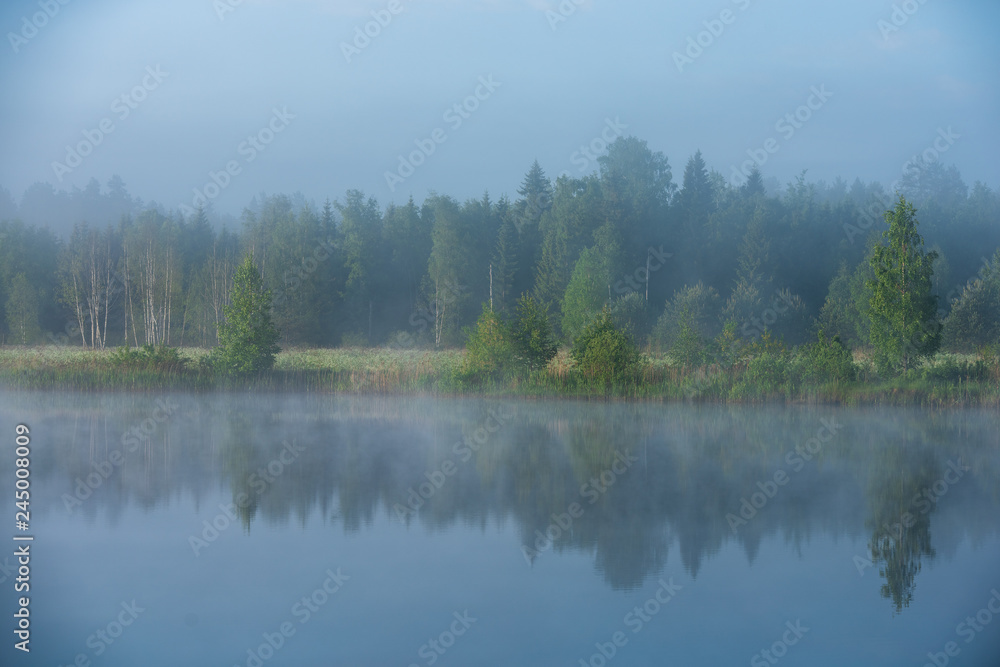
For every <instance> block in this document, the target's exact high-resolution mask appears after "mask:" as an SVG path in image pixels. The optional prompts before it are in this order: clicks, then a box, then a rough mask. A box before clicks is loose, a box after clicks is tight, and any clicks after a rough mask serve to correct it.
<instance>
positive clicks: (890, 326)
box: [869, 195, 941, 372]
mask: <svg viewBox="0 0 1000 667" xmlns="http://www.w3.org/2000/svg"><path fill="white" fill-rule="evenodd" d="M885 219H886V222H887V223H888V224H889V229H888V230H887V231H885V232H883V234H882V237H883V238H884V239H885V240H886V242H887V245H877V246H875V248H874V250H873V252H872V255H871V258H870V260H869V262H870V264H871V267H872V272H873V273H874V274H875V277H874V279H873V280H871V281H869V287H870V288H871V290H872V295H871V301H870V304H871V311H870V317H871V339H872V345H873V346H874V348H875V354H876V356H875V359H876V364H877V365H878V367H879V369H880V371H883V372H885V371H893V370H900V369H901V370H902V371H903V372H906V370H907V369H908V368H909V367H910V366H912V365H914V362H915V361H917V360H919V359H921V358H924V357H927V356H930V355H932V354H934V353H935V352H936V351H937V349H938V347H939V346H940V344H941V331H940V323H939V322H938V317H937V297H936V296H934V295H932V294H931V276H932V274H933V271H934V270H933V263H934V260H935V258H936V257H937V255H936V254H935V253H933V252H929V253H925V252H924V250H923V245H924V241H923V239H922V238H921V237H920V234H918V233H917V219H916V210H915V209H914V208H913V206H912V205H911V204H909V203H908V202H907V201H906V199H905V198H904V197H903V196H902V195H900V197H899V201H897V203H896V207H895V209H894V210H892V211H887V212H886V215H885Z"/></svg>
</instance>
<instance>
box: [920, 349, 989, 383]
mask: <svg viewBox="0 0 1000 667" xmlns="http://www.w3.org/2000/svg"><path fill="white" fill-rule="evenodd" d="M990 370H991V369H990V365H989V363H988V362H987V360H986V359H985V358H979V359H963V358H960V357H958V356H956V355H953V354H948V355H941V356H940V358H938V359H936V360H935V361H934V362H933V363H927V364H925V365H924V366H922V367H921V368H920V377H921V378H923V379H924V380H929V381H931V382H937V383H942V382H946V383H956V382H969V381H982V380H986V379H988V378H990V376H991V372H990Z"/></svg>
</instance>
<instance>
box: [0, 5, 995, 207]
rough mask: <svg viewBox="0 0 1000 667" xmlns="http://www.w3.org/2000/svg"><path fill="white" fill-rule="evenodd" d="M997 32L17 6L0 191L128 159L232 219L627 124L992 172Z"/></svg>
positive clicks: (175, 192)
mask: <svg viewBox="0 0 1000 667" xmlns="http://www.w3.org/2000/svg"><path fill="white" fill-rule="evenodd" d="M44 7H48V12H49V13H50V14H52V16H51V17H49V16H47V15H46V14H45V10H44ZM560 8H561V9H560ZM392 10H396V12H397V13H395V14H393V13H392ZM907 10H908V11H909V13H907ZM894 11H895V15H894ZM372 12H375V15H374V17H373V15H372ZM724 12H725V13H724ZM25 17H26V18H25ZM379 18H380V19H381V20H382V22H383V23H385V25H384V26H383V25H378V24H377V23H375V21H376V19H379ZM389 19H391V20H389ZM557 19H558V20H557ZM904 19H905V21H904ZM32 20H34V23H35V24H38V25H40V26H41V27H40V28H37V29H36V27H35V26H34V25H31V22H32ZM25 21H27V22H28V23H27V25H26V23H25ZM880 21H882V23H881V24H880V23H879V22H880ZM706 22H707V24H706ZM369 23H370V25H367V29H368V33H369V34H374V35H375V36H374V37H369V36H364V37H362V38H358V37H357V35H358V33H359V32H360V33H362V34H363V32H364V31H365V28H366V24H369ZM998 25H1000V3H997V2H996V1H995V0H981V1H972V0H966V1H962V0H923V1H921V0H909V1H908V2H904V3H902V4H900V3H897V4H896V9H895V10H894V5H893V3H892V2H889V1H882V0H875V1H873V0H841V1H840V2H803V1H802V0H796V1H792V0H715V1H714V2H679V1H672V0H658V1H655V2H654V1H652V0H649V1H646V0H624V1H622V0H618V1H616V2H611V1H610V0H582V1H581V2H580V3H579V4H578V3H577V2H575V1H574V0H564V1H563V2H562V3H561V4H560V3H559V2H555V1H546V0H483V1H480V2H473V1H471V0H420V1H413V0H391V1H390V0H373V1H368V0H242V2H241V1H240V0H216V1H213V0H172V1H170V2H164V1H160V2H151V1H144V0H138V1H137V0H128V1H127V2H126V1H125V0H93V1H89V2H84V1H82V0H69V1H68V2H66V4H62V3H61V2H60V0H36V1H35V2H26V1H22V0H12V1H7V2H4V3H3V6H2V10H0V26H2V27H3V31H4V33H5V39H4V42H5V43H4V45H3V47H2V49H3V56H2V60H0V74H2V77H3V81H4V84H5V85H4V90H5V93H6V94H5V95H4V96H3V99H2V101H0V105H2V107H0V109H2V111H0V118H2V124H0V185H3V186H5V187H6V188H7V189H9V190H10V191H11V192H12V194H13V195H14V197H15V199H18V200H19V199H20V196H21V194H22V193H23V191H24V189H25V188H26V187H27V186H28V185H30V184H32V183H34V182H36V181H49V182H52V183H53V184H54V185H55V186H56V187H57V188H60V189H70V188H72V187H74V186H76V187H83V186H84V185H85V184H86V183H87V181H88V180H89V179H90V178H91V177H96V178H97V179H99V180H100V181H101V183H102V184H103V183H105V182H106V181H107V180H108V178H109V177H110V176H111V175H112V174H119V175H120V176H121V177H122V178H123V179H124V181H125V183H126V185H127V187H128V188H129V190H130V192H131V193H132V194H134V195H137V196H140V197H142V198H143V199H145V200H147V201H149V200H156V201H158V202H160V203H161V204H164V205H165V206H167V207H168V208H176V207H179V206H180V205H181V204H187V205H190V204H191V203H192V200H193V199H194V196H195V195H194V190H195V189H196V188H197V189H198V190H199V191H202V192H204V190H205V186H206V185H208V184H212V183H213V181H212V178H211V176H210V172H215V176H216V178H215V180H216V181H217V182H218V183H220V184H222V185H224V186H225V187H218V188H216V187H214V186H210V187H209V188H208V193H207V194H209V195H214V197H212V200H213V203H214V205H215V207H216V209H217V210H219V211H226V212H232V213H238V212H239V211H240V210H241V209H242V208H243V206H245V205H246V204H247V202H248V201H249V199H250V197H251V196H252V195H253V194H254V193H257V192H260V191H267V192H268V193H278V192H285V193H292V192H295V191H301V192H302V193H303V194H305V195H306V196H307V197H309V198H312V199H315V200H317V201H322V200H323V199H325V198H327V197H330V198H337V197H341V196H342V195H343V193H344V191H345V190H346V189H348V188H359V189H362V190H364V191H365V192H366V193H368V194H370V195H373V196H375V197H377V198H378V200H379V201H380V202H382V203H387V202H389V201H396V202H403V201H405V200H406V198H407V197H408V196H409V195H410V194H413V195H414V196H415V198H416V199H417V200H418V201H419V200H421V199H423V197H424V196H426V194H427V192H428V191H429V190H436V191H438V192H441V193H445V194H451V195H454V196H456V197H458V198H460V199H464V198H466V197H471V196H478V195H480V194H481V193H482V192H483V191H484V190H486V189H488V190H489V191H490V192H491V193H492V194H493V195H495V196H498V195H500V194H502V193H504V192H506V193H508V194H510V195H512V196H513V195H514V191H515V190H516V188H517V185H518V183H519V182H520V180H521V178H522V176H523V175H524V173H525V171H526V170H527V169H528V167H529V166H530V164H531V161H532V160H533V159H534V158H537V159H538V160H539V161H540V162H541V164H542V166H543V167H544V168H545V170H546V172H547V173H548V174H549V175H550V176H551V177H555V176H557V175H558V174H559V173H561V172H569V173H571V174H583V173H588V172H590V171H592V170H593V168H594V167H595V166H596V163H594V162H593V161H592V160H591V159H590V157H588V156H587V155H585V154H584V153H582V152H580V149H581V147H584V146H592V147H593V149H595V150H596V151H599V150H600V149H601V148H602V146H603V143H604V141H605V140H606V139H613V138H614V137H615V136H617V135H618V134H620V133H623V134H626V135H628V134H632V135H635V136H638V137H640V138H642V139H645V140H647V141H648V142H649V144H650V146H651V147H652V148H653V149H654V150H660V151H663V152H664V153H665V154H666V155H667V157H668V158H669V160H670V164H671V166H672V167H673V171H674V179H675V181H678V182H679V181H680V178H681V175H682V173H683V168H684V164H685V162H686V161H687V159H688V158H689V157H690V155H691V154H693V153H694V152H695V150H697V149H701V150H702V152H703V154H704V156H705V159H706V161H707V162H708V164H709V166H710V167H712V168H715V169H718V170H719V171H721V172H723V173H724V174H725V175H726V176H727V177H731V176H732V174H733V171H732V168H733V167H735V166H738V165H740V164H741V163H742V162H744V161H746V160H749V159H750V157H749V156H748V153H747V151H751V152H756V155H757V156H758V158H759V159H762V160H763V159H764V158H766V163H765V164H764V166H763V167H762V170H763V172H764V174H765V176H776V177H777V178H778V179H780V180H781V181H782V182H786V181H788V180H790V179H792V178H793V177H794V176H795V175H796V174H797V173H799V172H800V171H801V170H803V169H808V170H809V172H808V176H807V177H808V178H809V179H810V180H818V179H827V180H832V179H833V178H835V177H836V176H838V175H841V176H843V177H845V178H848V179H853V178H854V177H855V176H860V177H861V178H862V179H866V180H880V181H882V182H883V183H886V184H888V183H890V182H892V181H894V180H895V179H897V178H898V177H899V175H900V172H901V171H902V169H903V164H904V163H905V162H906V160H908V159H909V158H910V157H911V156H913V155H914V154H918V153H922V152H923V151H925V150H926V149H929V148H932V147H933V146H934V144H935V140H937V142H938V148H939V149H941V148H946V149H947V150H946V151H945V152H943V153H942V155H941V159H942V160H943V161H944V162H945V163H955V164H957V165H958V167H959V169H960V170H961V172H962V175H963V177H964V178H965V180H966V181H967V182H968V183H970V184H971V183H972V182H973V181H975V180H984V181H986V182H987V183H988V184H989V185H991V186H992V187H994V188H995V187H997V186H998V185H1000V160H998V159H997V158H996V155H997V149H998V148H1000V142H998V139H1000V125H998V123H997V121H998V119H1000V92H998V86H997V83H998V65H1000V57H998V56H1000V45H998V44H1000V40H997V39H996V36H995V31H996V27H997V26H998ZM890 28H891V29H892V30H890ZM897 28H898V29H897ZM713 31H714V32H715V33H717V34H712V32H713ZM699 33H702V34H701V35H699ZM689 38H690V39H691V40H692V41H693V42H694V43H697V42H698V41H699V40H700V41H701V43H702V45H704V46H701V47H698V48H700V53H699V51H698V48H695V47H692V46H691V44H692V41H689ZM366 40H367V41H366ZM345 45H350V47H352V49H354V50H353V51H351V50H349V49H348V51H350V52H348V53H346V55H345ZM675 53H676V54H681V55H683V56H684V57H685V58H689V60H687V61H681V60H679V59H678V56H676V55H675ZM348 59H349V60H350V62H348ZM815 91H818V92H819V93H821V94H819V95H817V93H816V92H815ZM477 94H478V98H477V97H476V96H477ZM123 95H125V98H124V99H123V98H122V96H123ZM456 104H457V105H460V106H459V110H457V111H456V109H455V108H454V107H455V105H456ZM808 104H812V107H813V108H812V109H808V108H805V109H800V107H802V106H803V105H808ZM463 105H464V106H463ZM796 112H798V114H799V119H795V116H794V114H796ZM126 114H127V115H126ZM786 114H792V119H791V121H789V120H784V121H782V122H781V123H780V124H779V122H778V121H779V120H781V119H783V118H784V117H785V116H786ZM802 119H806V120H804V121H803V120H802ZM102 123H103V127H104V128H105V129H109V128H110V129H111V130H112V131H111V132H110V133H107V132H102V131H101V129H100V128H101V127H102ZM949 128H950V130H949ZM85 133H87V136H89V138H87V136H85ZM102 135H103V136H102ZM602 135H603V138H602ZM944 135H949V137H950V138H949V139H947V140H946V139H944V138H943V136H944ZM956 135H957V136H956ZM250 137H254V140H253V141H249V138H250ZM768 139H773V141H772V142H771V143H769V144H768V143H767V142H768ZM98 140H99V141H98ZM417 142H420V144H421V145H422V146H423V148H422V149H421V148H419V147H418V145H417ZM81 143H82V144H83V145H82V146H79V145H80V144H81ZM255 143H256V145H254V144H255ZM92 144H93V145H92ZM67 146H70V147H73V149H74V150H77V148H79V152H81V153H83V152H88V149H91V150H89V155H86V156H82V155H81V156H79V158H77V157H76V156H74V155H69V156H67ZM431 148H433V152H432V153H431ZM767 148H770V149H771V152H770V153H768V152H767V150H766V149H767ZM588 150H589V149H588ZM414 151H417V152H416V153H413V152H414ZM411 153H413V156H412V161H411ZM427 153H430V154H429V155H427ZM596 154H597V153H596V152H595V153H592V155H593V156H596ZM400 155H402V156H404V158H405V160H406V162H407V164H405V165H403V166H401V163H400ZM54 163H59V164H60V165H62V166H54ZM414 163H419V164H418V166H415V167H414V168H413V171H412V173H410V168H411V167H412V166H413V164H414ZM227 164H228V166H229V167H230V170H231V173H230V174H224V173H220V172H225V171H226V168H227ZM74 165H76V166H74ZM57 172H58V173H57ZM387 172H389V173H391V174H394V175H395V177H394V178H392V179H391V180H392V183H389V182H387V181H388V180H389V179H387V177H386V173H387ZM60 177H61V179H62V180H61V181H60V180H59V179H60Z"/></svg>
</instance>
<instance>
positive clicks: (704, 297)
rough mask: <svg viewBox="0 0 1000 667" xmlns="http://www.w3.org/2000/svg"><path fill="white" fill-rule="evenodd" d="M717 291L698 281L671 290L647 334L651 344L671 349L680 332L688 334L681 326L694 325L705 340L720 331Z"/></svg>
mask: <svg viewBox="0 0 1000 667" xmlns="http://www.w3.org/2000/svg"><path fill="white" fill-rule="evenodd" d="M718 321H719V293H718V292H716V291H715V288H713V287H706V286H705V285H704V284H702V283H701V282H699V283H698V284H696V285H693V286H685V287H684V288H683V289H680V290H678V291H676V292H674V296H673V298H672V299H671V300H670V301H668V302H667V305H666V306H665V307H664V309H663V314H662V315H661V316H660V319H659V320H658V321H657V322H656V327H655V328H654V329H653V333H652V334H651V335H650V345H651V347H653V348H654V349H658V350H670V349H672V348H673V347H674V343H675V342H676V340H677V338H678V337H680V336H690V332H689V331H688V332H685V331H684V330H683V327H684V326H685V324H686V325H687V327H688V328H689V329H690V328H693V330H694V332H695V333H696V334H697V335H698V336H699V337H700V338H702V339H705V340H708V339H711V338H712V337H714V336H715V335H716V334H717V333H718V332H719V327H718Z"/></svg>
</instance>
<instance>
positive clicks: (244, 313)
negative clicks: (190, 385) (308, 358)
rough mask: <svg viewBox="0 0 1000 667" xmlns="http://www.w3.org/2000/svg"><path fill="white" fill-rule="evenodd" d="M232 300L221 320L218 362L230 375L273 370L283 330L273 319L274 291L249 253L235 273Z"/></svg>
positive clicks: (218, 365) (217, 364) (216, 353)
mask: <svg viewBox="0 0 1000 667" xmlns="http://www.w3.org/2000/svg"><path fill="white" fill-rule="evenodd" d="M230 301H231V303H230V304H229V305H228V306H226V307H225V309H224V310H225V314H226V319H225V321H224V322H221V323H220V324H219V348H218V349H217V350H216V352H215V355H216V357H215V359H216V366H217V368H218V369H219V370H221V371H222V372H223V373H226V374H227V375H248V374H251V373H257V372H260V371H265V370H270V369H271V368H272V367H273V366H274V356H275V355H276V354H277V353H278V352H279V351H280V348H279V347H278V339H279V338H280V336H281V334H280V333H279V331H278V329H277V328H276V327H275V326H274V323H273V322H272V321H271V292H270V291H268V290H266V289H264V281H263V280H262V279H261V277H260V272H259V271H257V265H256V264H254V261H253V256H252V255H250V254H247V255H246V257H245V258H244V259H243V263H242V264H240V266H239V267H238V268H237V269H236V275H235V276H234V277H233V289H232V292H231V293H230Z"/></svg>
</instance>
